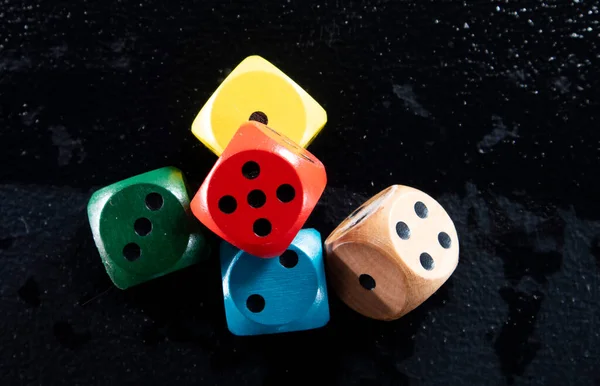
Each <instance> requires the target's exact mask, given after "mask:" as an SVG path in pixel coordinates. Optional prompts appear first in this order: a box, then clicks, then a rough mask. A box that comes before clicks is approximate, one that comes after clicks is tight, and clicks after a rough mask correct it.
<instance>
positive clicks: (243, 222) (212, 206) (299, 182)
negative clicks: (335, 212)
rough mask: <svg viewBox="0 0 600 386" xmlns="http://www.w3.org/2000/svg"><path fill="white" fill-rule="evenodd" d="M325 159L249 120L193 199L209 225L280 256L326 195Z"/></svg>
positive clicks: (262, 253)
mask: <svg viewBox="0 0 600 386" xmlns="http://www.w3.org/2000/svg"><path fill="white" fill-rule="evenodd" d="M326 183H327V175H326V173H325V168H324V166H323V164H322V163H321V161H319V160H318V159H317V158H315V157H314V156H313V155H312V154H310V153H309V152H308V151H307V150H306V149H304V148H301V147H300V146H298V145H297V144H295V143H294V142H293V141H291V140H290V139H289V138H287V137H285V136H284V135H281V134H279V133H278V132H276V131H274V130H272V129H270V128H269V127H268V126H266V125H263V124H262V123H259V122H253V121H249V122H246V123H244V124H243V125H242V126H241V127H240V128H239V130H238V131H237V132H236V134H235V135H234V137H233V138H232V139H231V141H230V142H229V145H228V146H227V148H226V149H225V151H224V152H223V154H222V155H221V157H219V159H218V160H217V162H216V163H215V165H214V166H213V168H212V170H211V171H210V172H209V174H208V176H207V177H206V179H205V180H204V182H203V183H202V185H201V186H200V189H199V190H198V192H197V193H196V195H195V196H194V198H193V199H192V202H191V208H192V212H193V213H194V215H195V216H196V217H197V218H198V220H200V222H202V223H203V224H204V225H205V226H206V227H207V228H208V229H210V230H211V231H213V232H214V233H215V234H217V235H218V236H219V237H221V238H222V239H224V240H226V241H227V242H229V243H230V244H232V245H234V246H236V247H238V248H239V249H242V250H244V251H246V252H248V253H249V254H251V255H254V256H258V257H262V258H270V257H275V256H279V255H280V254H282V253H283V252H284V251H285V250H286V249H287V247H288V246H289V245H290V243H291V242H292V240H293V239H294V237H295V236H296V234H297V233H298V232H299V231H300V229H302V226H303V225H304V223H305V222H306V220H307V218H308V216H309V215H310V213H311V212H312V210H313V209H314V207H315V205H316V204H317V201H318V200H319V198H320V197H321V194H322V193H323V190H324V189H325V185H326Z"/></svg>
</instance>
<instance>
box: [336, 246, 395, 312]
mask: <svg viewBox="0 0 600 386" xmlns="http://www.w3.org/2000/svg"><path fill="white" fill-rule="evenodd" d="M327 269H328V271H329V273H330V274H329V276H328V277H329V282H330V283H331V286H332V287H333V288H334V289H335V291H336V293H337V294H338V295H339V296H340V298H341V300H342V301H343V302H344V303H346V304H347V305H348V306H349V307H350V308H352V309H353V310H355V311H356V312H358V313H360V314H362V315H365V316H367V317H369V318H373V319H378V320H394V319H397V318H398V317H399V315H401V314H402V313H403V311H404V309H405V307H406V303H407V299H406V295H407V288H406V281H405V280H404V272H403V271H402V270H401V269H400V267H399V266H398V264H397V263H396V262H395V261H394V257H393V256H391V255H390V254H389V253H388V251H386V250H385V249H381V248H378V247H377V246H376V245H374V244H367V243H364V242H356V243H345V244H341V245H339V246H338V247H337V248H336V249H335V253H334V254H332V255H330V256H329V258H328V260H327Z"/></svg>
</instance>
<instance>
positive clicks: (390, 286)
mask: <svg viewBox="0 0 600 386" xmlns="http://www.w3.org/2000/svg"><path fill="white" fill-rule="evenodd" d="M325 249H326V253H327V257H326V265H327V274H328V279H329V281H330V283H331V286H332V288H333V289H334V291H335V292H336V293H337V294H338V296H339V297H340V298H341V299H342V301H343V302H344V303H346V304H347V305H348V306H349V307H350V308H352V309H354V310H355V311H357V312H359V313H360V314H362V315H364V316H367V317H369V318H373V319H378V320H385V321H389V320H395V319H398V318H400V317H402V316H403V315H405V314H407V313H408V312H410V311H412V310H413V309H415V308H416V307H418V306H419V305H420V304H421V303H423V302H424V301H425V300H426V299H427V298H429V297H430V296H431V295H432V294H433V293H434V292H435V291H437V290H438V289H439V288H440V287H441V286H442V284H444V283H445V282H446V280H447V279H448V278H449V277H450V275H451V274H452V273H453V272H454V270H455V269H456V266H457V264H458V254H459V245H458V236H457V233H456V229H455V227H454V223H453V222H452V220H451V218H450V216H449V215H448V213H446V211H445V210H444V208H443V207H442V206H441V205H440V204H439V203H438V202H437V201H436V200H434V199H433V198H432V197H430V196H429V195H427V194H426V193H424V192H422V191H420V190H417V189H415V188H411V187H408V186H403V185H392V186H390V187H388V188H387V189H385V190H383V191H382V192H380V193H379V194H377V195H375V196H374V197H372V198H371V199H369V200H368V201H367V202H365V203H364V204H363V205H362V206H360V207H359V208H358V209H357V210H355V211H354V212H353V213H352V214H351V215H350V216H349V217H348V218H346V219H345V220H344V221H343V222H342V223H341V224H340V225H339V226H338V227H337V228H336V229H335V230H334V231H333V232H332V233H331V235H329V237H328V238H327V239H326V240H325Z"/></svg>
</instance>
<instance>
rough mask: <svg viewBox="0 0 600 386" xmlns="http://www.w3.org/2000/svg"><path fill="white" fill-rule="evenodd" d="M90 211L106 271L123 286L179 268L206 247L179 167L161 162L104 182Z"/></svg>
mask: <svg viewBox="0 0 600 386" xmlns="http://www.w3.org/2000/svg"><path fill="white" fill-rule="evenodd" d="M88 217H89V220H90V226H91V228H92V233H93V235H94V240H95V242H96V245H97V247H98V250H99V252H100V256H101V258H102V261H103V263H104V265H105V267H106V269H107V272H108V274H109V275H110V276H111V279H112V280H113V282H114V283H115V285H116V286H117V287H118V288H121V289H125V288H128V287H131V286H133V285H137V284H140V283H142V282H144V281H147V280H150V279H152V278H155V277H158V276H162V275H164V274H166V273H169V272H172V271H174V270H177V269H180V268H183V267H185V266H188V265H191V264H193V263H195V262H197V261H198V260H199V259H200V258H201V257H204V256H206V251H207V249H208V247H207V245H206V242H205V239H204V237H203V235H202V234H201V233H200V231H199V228H198V226H197V225H198V224H195V220H193V217H191V213H190V212H189V201H188V196H187V191H186V187H185V182H184V180H183V176H182V175H181V172H180V171H179V170H177V169H175V168H162V169H158V170H155V171H152V172H149V173H144V174H142V175H139V176H136V177H132V178H129V179H127V180H124V181H121V182H118V183H115V184H113V185H110V186H107V187H105V188H103V189H101V190H99V191H97V192H96V193H94V195H93V196H92V197H91V199H90V202H89V204H88Z"/></svg>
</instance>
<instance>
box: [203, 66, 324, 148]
mask: <svg viewBox="0 0 600 386" xmlns="http://www.w3.org/2000/svg"><path fill="white" fill-rule="evenodd" d="M256 112H260V113H264V115H263V117H264V116H266V118H267V120H268V125H269V127H271V128H272V129H274V130H276V131H278V132H280V133H281V134H283V135H285V136H287V137H288V138H290V139H291V140H292V141H294V142H296V143H297V144H299V145H300V146H302V147H305V148H306V147H307V146H308V145H309V144H310V143H311V142H312V140H313V139H314V138H315V137H316V136H317V134H318V133H319V131H321V129H322V128H323V126H325V123H326V122H327V113H326V112H325V110H324V109H323V107H321V106H320V105H319V104H318V103H317V101H315V100H314V99H313V98H312V97H311V96H310V95H308V93H307V92H306V91H304V90H303V89H302V88H301V87H300V86H299V85H298V84H296V82H294V81H293V80H292V79H290V78H289V77H288V76H287V75H286V74H284V73H283V72H282V71H281V70H279V69H278V68H277V67H275V66H274V65H273V64H271V63H269V62H268V61H266V60H265V59H263V58H261V57H260V56H249V57H247V58H246V59H244V60H243V61H242V62H241V63H240V64H239V65H238V66H237V67H236V68H235V69H234V70H233V71H232V72H231V74H229V76H228V77H227V78H226V79H225V80H224V81H223V83H221V85H220V86H219V87H218V88H217V90H216V91H215V92H214V94H213V95H212V96H211V97H210V99H209V100H208V102H206V104H205V105H204V107H202V110H200V113H198V116H197V117H196V119H195V120H194V123H193V124H192V133H193V134H194V135H195V136H196V137H197V138H198V139H199V140H200V141H201V142H202V143H203V144H204V145H206V147H208V148H209V149H210V150H212V151H213V152H214V153H215V154H216V155H217V156H220V155H221V153H222V152H223V150H224V149H225V147H226V146H227V144H228V143H229V141H230V140H231V138H232V137H233V134H235V132H236V131H237V129H238V128H239V127H240V125H241V124H242V123H244V122H246V121H248V120H249V118H250V116H251V115H252V114H253V113H256ZM263 123H264V122H263Z"/></svg>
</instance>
